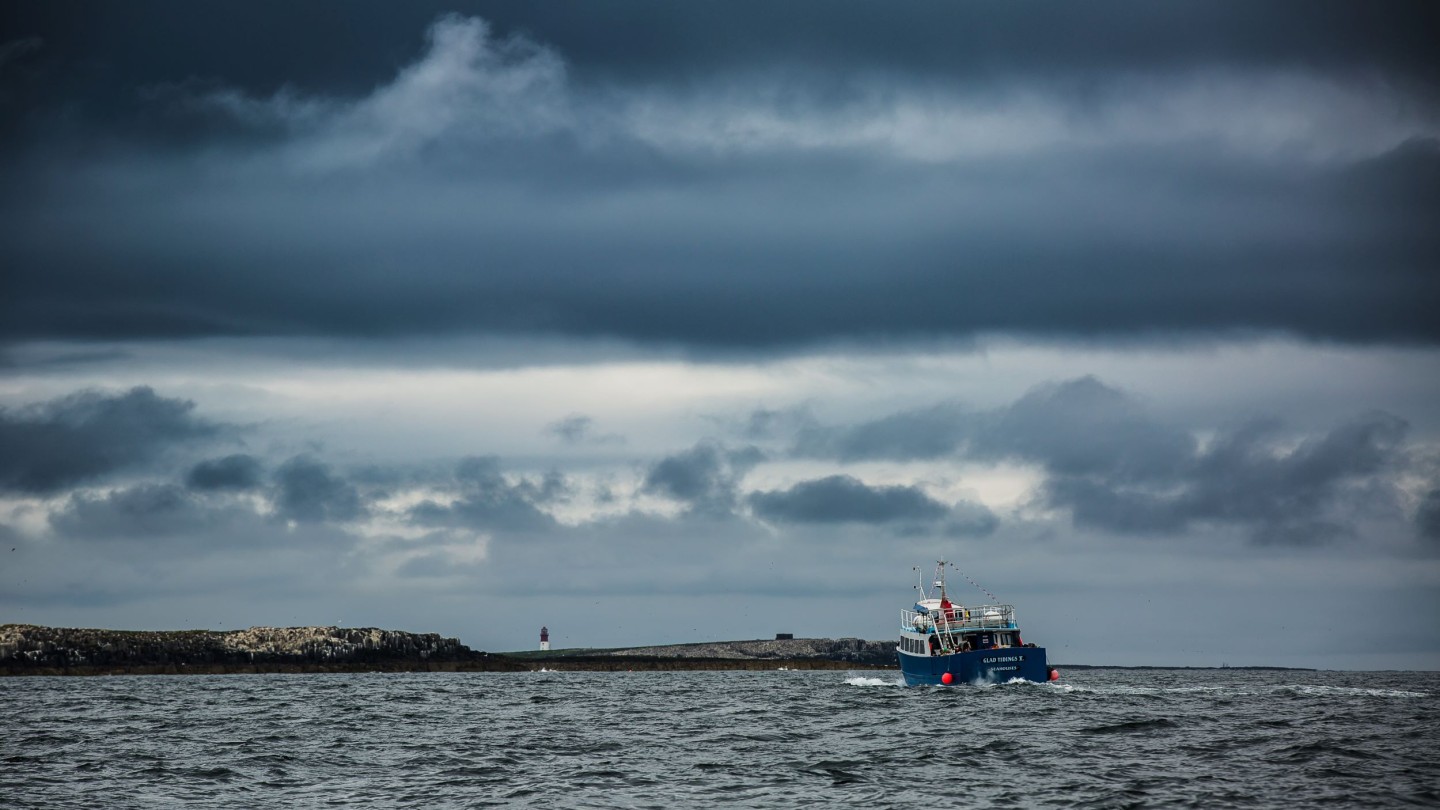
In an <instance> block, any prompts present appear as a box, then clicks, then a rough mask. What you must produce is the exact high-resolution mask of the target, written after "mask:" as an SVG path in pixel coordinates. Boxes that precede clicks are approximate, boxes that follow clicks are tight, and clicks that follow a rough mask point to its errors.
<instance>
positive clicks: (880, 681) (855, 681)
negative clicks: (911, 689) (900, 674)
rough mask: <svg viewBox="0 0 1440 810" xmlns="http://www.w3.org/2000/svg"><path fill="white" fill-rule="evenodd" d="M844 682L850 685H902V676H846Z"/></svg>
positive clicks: (903, 683)
mask: <svg viewBox="0 0 1440 810" xmlns="http://www.w3.org/2000/svg"><path fill="white" fill-rule="evenodd" d="M845 683H846V684H848V685H850V686H904V685H905V679H904V678H870V677H865V676H863V675H860V676H855V677H853V678H846V679H845Z"/></svg>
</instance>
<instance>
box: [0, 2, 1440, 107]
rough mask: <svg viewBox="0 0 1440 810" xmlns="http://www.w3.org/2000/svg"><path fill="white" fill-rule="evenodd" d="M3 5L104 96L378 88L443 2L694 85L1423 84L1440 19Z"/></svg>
mask: <svg viewBox="0 0 1440 810" xmlns="http://www.w3.org/2000/svg"><path fill="white" fill-rule="evenodd" d="M6 13H7V22H8V25H7V29H8V30H7V33H10V35H11V36H14V37H17V40H14V41H25V40H27V39H32V38H43V39H45V40H46V41H47V43H49V45H50V48H51V50H53V51H55V52H56V53H55V54H54V56H53V57H52V58H53V60H54V64H55V66H56V67H57V69H58V68H59V67H68V69H69V71H70V72H71V73H78V74H80V75H81V76H82V77H83V78H86V79H88V80H89V81H92V82H93V81H97V80H98V79H99V78H100V77H101V76H103V75H104V73H105V72H110V73H114V74H116V76H115V78H114V80H113V81H114V84H110V85H105V86H103V88H102V87H97V88H95V92H96V93H97V94H98V92H99V90H101V89H107V90H116V89H120V88H124V87H125V86H127V85H132V84H141V85H145V84H154V83H158V82H164V81H176V80H179V79H183V78H186V77H188V76H202V77H216V76H220V77H225V78H227V79H229V80H231V81H235V82H239V83H241V84H242V85H243V86H245V87H247V88H253V89H255V90H259V91H264V92H273V91H275V90H278V89H280V88H281V87H283V86H285V85H286V84H287V83H295V84H298V85H300V86H301V87H305V88H320V89H323V90H326V91H330V92H341V93H348V94H354V93H360V92H364V91H365V90H367V89H369V88H370V87H373V86H374V85H376V84H378V83H381V82H383V81H385V80H386V79H387V78H388V77H389V76H390V75H391V74H392V73H393V71H394V68H395V66H396V65H397V64H403V63H404V62H405V61H406V60H408V59H410V58H411V56H412V55H413V54H414V53H415V51H416V50H417V49H418V48H419V47H420V46H421V44H422V31H423V30H424V28H425V26H426V25H428V24H429V23H430V22H431V21H433V20H434V19H435V18H437V17H439V16H441V15H443V14H451V13H460V14H465V15H475V16H479V17H483V18H485V19H487V20H490V21H491V22H493V23H494V24H495V25H496V27H497V29H499V31H500V32H502V33H503V34H504V35H507V36H508V35H514V34H521V35H525V36H528V37H530V38H532V39H536V40H539V41H542V42H545V43H549V44H550V45H552V46H553V47H555V48H556V49H558V50H559V51H561V52H563V53H565V54H566V57H567V59H568V60H569V61H570V62H571V63H572V64H573V65H574V69H575V70H576V72H577V73H580V74H581V75H582V76H583V77H586V78H596V79H598V78H602V77H611V78H614V79H617V80H629V81H655V82H660V81H674V82H690V81H693V80H694V79H695V78H696V77H697V76H706V75H710V74H713V73H715V72H717V71H728V70H735V69H737V68H746V67H750V66H755V65H761V66H767V67H768V66H786V65H788V66H819V67H821V68H823V69H837V68H847V67H848V68H852V69H853V68H877V67H878V68H884V69H890V70H902V71H925V72H932V73H936V74H940V75H948V76H967V75H978V76H981V77H986V76H993V75H995V74H997V73H1006V72H1013V71H1022V72H1027V73H1031V72H1033V73H1054V74H1062V75H1076V74H1085V73H1093V72H1101V71H1117V70H1144V71H1166V70H1178V69H1184V68H1186V67H1189V66H1193V65H1211V64H1225V65H1233V66H1235V67H1236V68H1239V69H1246V68H1250V69H1254V68H1260V67H1281V68H1289V69H1310V70H1334V71H1350V70H1354V69H1355V68H1357V67H1363V68H1367V69H1373V70H1377V71H1380V72H1382V73H1384V74H1387V75H1393V76H1400V77H1413V78H1414V79H1415V80H1417V81H1421V80H1433V79H1436V78H1440V76H1437V67H1436V61H1435V59H1434V50H1433V47H1432V46H1433V44H1434V43H1433V39H1432V38H1431V37H1430V33H1431V32H1433V31H1434V30H1436V28H1437V27H1440V25H1437V24H1440V13H1437V12H1436V10H1435V8H1434V6H1433V4H1430V3H1427V2H1423V0H1418V1H1413V2H1392V3H1384V4H1379V5H1366V6H1357V5H1355V4H1353V3H1347V2H1341V1H1340V0H1325V1H1323V2H1317V1H1316V0H1310V2H1271V3H1264V4H1254V3H1245V2H1233V1H1232V2H1199V1H1192V2H1170V3H1163V4H1144V5H1140V6H1137V5H1135V4H1133V3H1124V2H1099V3H1086V4H1084V5H1083V6H1082V5H1076V4H1074V3H1066V2H1061V1H1058V0H1057V1H1056V2H1041V3H1027V4H1025V5H1024V6H1014V5H1008V4H985V3H949V2H920V3H907V4H904V5H900V6H894V5H890V6H879V5H876V4H874V3H868V2H857V1H856V0H849V1H848V2H847V1H842V2H835V1H833V0H831V1H828V2H822V0H810V1H809V2H789V3H784V4H780V5H776V4H774V3H769V2H764V1H763V0H752V1H751V2H731V3H724V4H696V3H687V4H675V3H665V2H657V1H656V0H647V1H645V2H636V1H634V0H613V1H612V2H607V3H605V4H604V5H603V6H602V5H588V4H574V3H560V2H539V3H523V4H516V3H508V2H499V1H498V0H496V1H494V2H442V1H441V0H428V1H425V0H422V1H421V2H410V3H405V4H403V5H395V4H391V3H346V4H344V5H343V6H328V5H323V4H321V5H306V6H296V5H295V4H291V3H280V2H274V0H272V1H271V2H259V3H257V2H212V3H206V4H205V5H204V6H203V7H194V8H192V7H186V6H176V5H175V4H173V3H168V2H163V1H161V0H152V1H151V2H132V3H126V4H125V5H124V6H123V7H116V6H97V5H95V4H93V3H80V2H73V0H72V1H71V2H66V1H65V0H60V1H59V2H50V3H30V4H24V5H20V6H16V7H12V8H9V9H7V10H6ZM282 21H283V23H284V24H283V25H279V24H277V23H279V22H282ZM260 54H264V55H265V58H260ZM341 57H343V59H342V58H341ZM86 58H88V59H90V60H91V61H92V64H90V65H86V64H85V61H84V60H85V59H86ZM76 63H79V64H76ZM102 69H103V71H102ZM84 71H88V72H84Z"/></svg>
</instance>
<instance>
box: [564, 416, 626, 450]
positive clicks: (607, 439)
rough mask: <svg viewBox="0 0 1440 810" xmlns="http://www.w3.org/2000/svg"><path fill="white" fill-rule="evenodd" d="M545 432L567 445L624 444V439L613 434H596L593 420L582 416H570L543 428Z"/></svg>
mask: <svg viewBox="0 0 1440 810" xmlns="http://www.w3.org/2000/svg"><path fill="white" fill-rule="evenodd" d="M545 432H546V433H548V434H550V435H552V436H555V437H557V438H559V439H560V440H561V441H562V442H564V443H565V444H569V445H581V444H624V443H625V438H624V437H623V436H620V435H619V434H615V433H597V432H596V431H595V420H594V419H592V418H590V417H588V416H585V415H584V414H572V415H570V416H567V417H565V418H564V419H560V420H558V421H555V422H552V423H550V424H549V425H546V426H545Z"/></svg>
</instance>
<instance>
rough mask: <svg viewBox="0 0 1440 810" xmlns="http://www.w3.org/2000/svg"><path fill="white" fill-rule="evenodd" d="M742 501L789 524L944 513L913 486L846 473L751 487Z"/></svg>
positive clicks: (919, 518)
mask: <svg viewBox="0 0 1440 810" xmlns="http://www.w3.org/2000/svg"><path fill="white" fill-rule="evenodd" d="M746 500H747V501H748V502H749V504H750V508H751V509H753V510H754V511H755V513H756V514H757V515H759V516H760V517H762V518H764V519H767V520H778V521H783V522H793V523H892V522H900V521H910V522H934V521H936V520H939V519H940V518H942V517H944V516H945V515H946V513H947V512H948V510H947V509H946V507H945V505H944V504H942V503H940V502H939V501H936V500H935V499H933V498H931V497H930V496H928V495H926V494H925V492H924V490H921V489H920V488H919V487H913V486H877V487H872V486H869V485H867V484H865V483H864V482H863V481H860V480H859V479H856V478H853V477H851V476H848V475H832V476H829V477H826V478H820V479H817V480H813V481H802V482H800V483H798V484H795V485H794V486H792V487H790V488H789V489H787V490H783V491H772V492H754V493H751V494H750V495H749V496H748V497H747V498H746Z"/></svg>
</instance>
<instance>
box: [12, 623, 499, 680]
mask: <svg viewBox="0 0 1440 810" xmlns="http://www.w3.org/2000/svg"><path fill="white" fill-rule="evenodd" d="M489 659H490V656H488V655H487V654H486V653H483V652H476V651H474V650H471V649H470V648H469V647H466V646H465V645H464V644H461V643H460V642H459V641H457V640H456V639H453V638H442V637H441V636H440V635H438V634H436V633H405V632H400V631H396V630H381V629H378V628H374V627H359V628H342V627H252V628H250V629H248V630H232V631H225V632H219V631H213V630H168V631H127V630H88V629H75V628H60V627H39V626H36V625H28V624H6V625H0V671H5V672H19V671H27V670H28V671H35V670H72V669H76V668H86V669H118V670H122V671H125V670H130V669H137V668H140V669H143V668H151V669H154V668H165V667H180V666H183V667H200V668H210V669H214V670H216V671H227V670H228V669H231V668H235V667H245V666H247V665H264V666H265V667H266V668H270V669H275V668H277V667H278V668H280V669H282V671H283V668H284V667H287V666H291V667H299V668H302V669H313V668H316V667H324V666H326V665H366V664H372V665H373V664H387V663H388V664H406V663H409V664H431V663H451V664H463V663H478V662H484V661H487V660H489ZM342 668H343V666H342Z"/></svg>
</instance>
